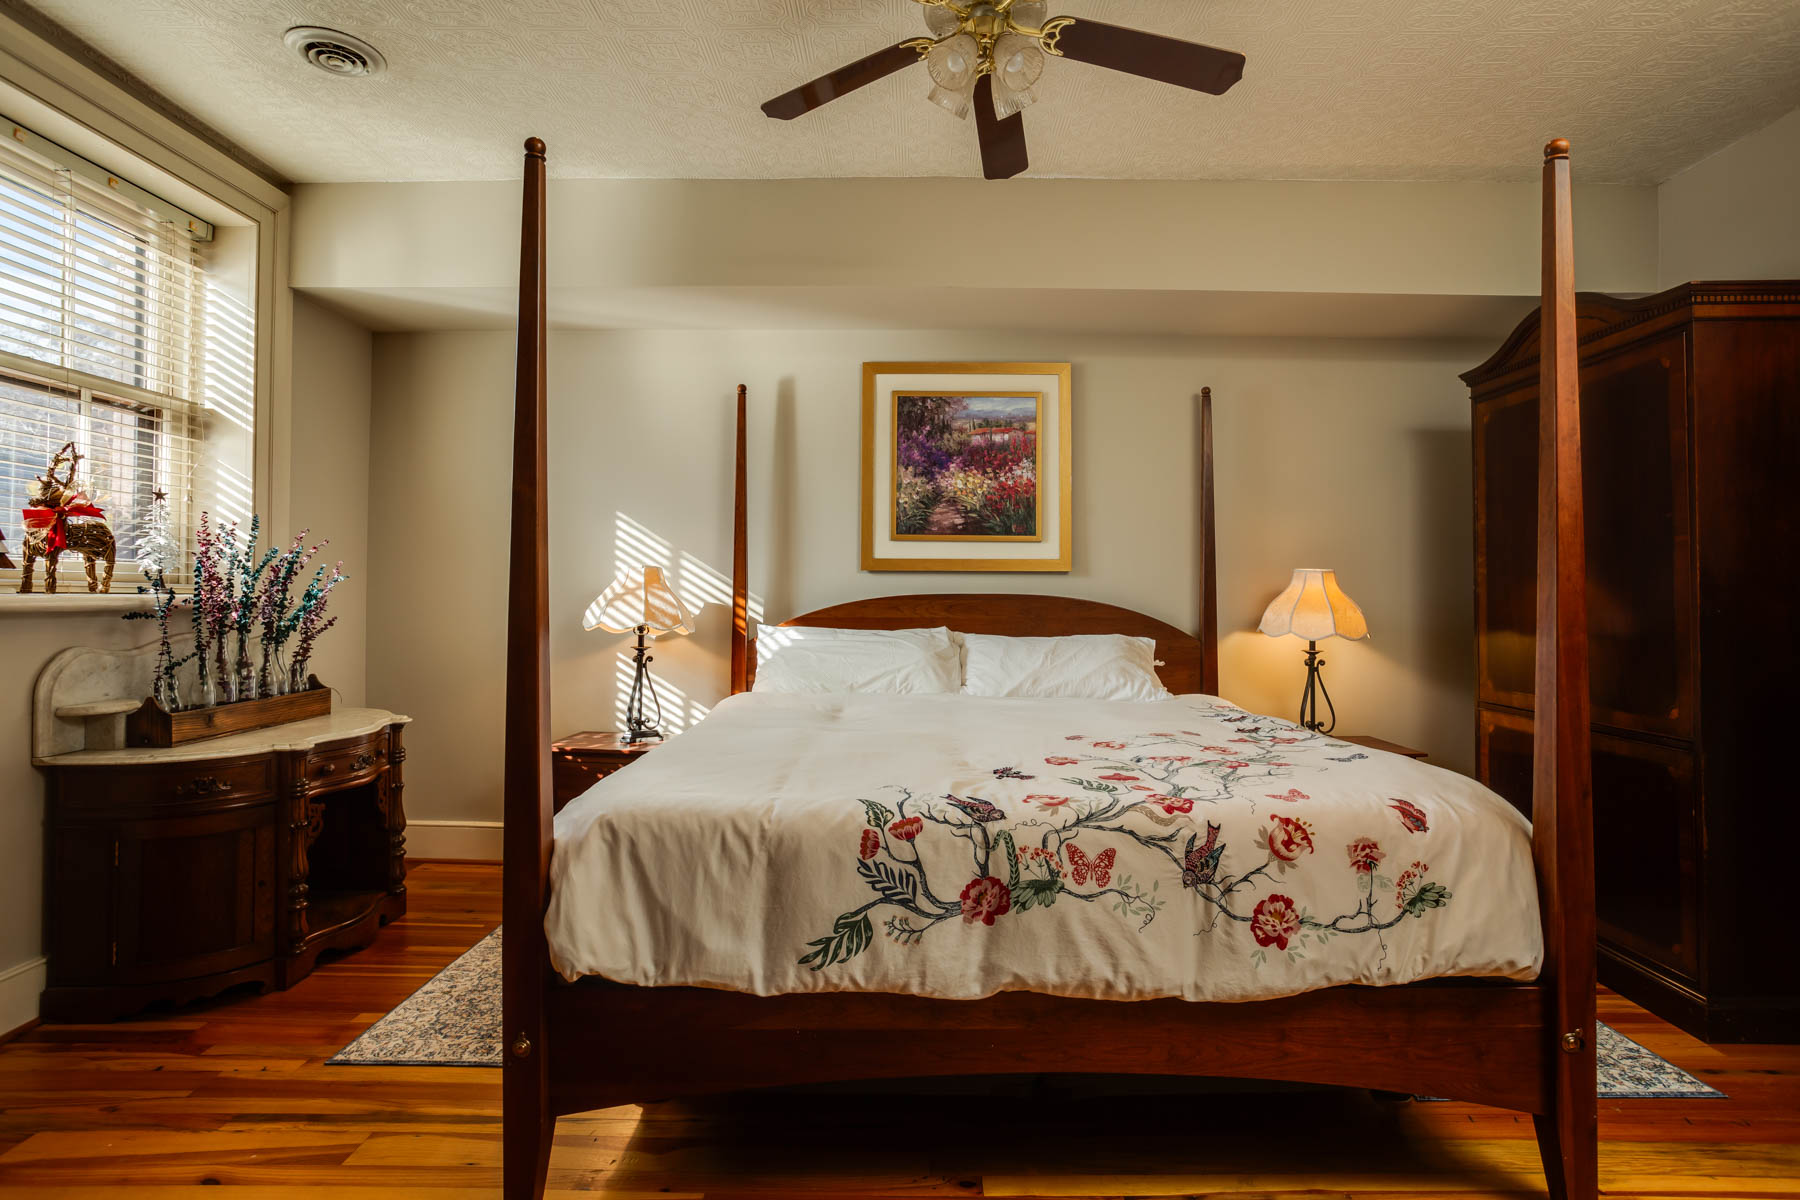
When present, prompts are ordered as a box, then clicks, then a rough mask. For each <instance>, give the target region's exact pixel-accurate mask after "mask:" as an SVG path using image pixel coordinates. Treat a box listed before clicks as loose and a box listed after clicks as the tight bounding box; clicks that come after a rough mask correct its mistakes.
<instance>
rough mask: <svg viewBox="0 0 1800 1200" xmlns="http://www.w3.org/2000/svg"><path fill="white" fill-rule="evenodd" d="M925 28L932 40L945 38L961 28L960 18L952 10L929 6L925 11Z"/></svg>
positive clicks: (959, 15)
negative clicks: (929, 31) (929, 32)
mask: <svg viewBox="0 0 1800 1200" xmlns="http://www.w3.org/2000/svg"><path fill="white" fill-rule="evenodd" d="M925 28H927V29H929V30H931V36H932V37H934V38H947V37H949V36H950V35H951V34H953V33H955V32H956V31H957V30H959V29H961V28H962V16H961V14H959V13H957V12H956V11H955V10H953V9H949V8H944V7H941V6H939V5H930V6H928V7H927V8H926V9H925Z"/></svg>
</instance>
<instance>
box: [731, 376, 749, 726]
mask: <svg viewBox="0 0 1800 1200" xmlns="http://www.w3.org/2000/svg"><path fill="white" fill-rule="evenodd" d="M748 397H749V389H748V388H746V387H745V386H744V385H743V384H741V383H740V384H738V393H737V490H736V492H735V495H734V499H733V501H732V520H731V694H732V695H734V696H735V695H737V694H738V693H739V692H747V691H749V690H750V550H749V547H748V546H747V545H746V544H745V539H746V535H747V531H746V528H745V527H746V523H747V522H746V517H747V513H748V510H749V500H748V498H747V495H746V490H745V483H744V474H745V459H746V450H747V445H748V438H747V435H746V430H745V425H746V423H747V421H748V419H749V399H748Z"/></svg>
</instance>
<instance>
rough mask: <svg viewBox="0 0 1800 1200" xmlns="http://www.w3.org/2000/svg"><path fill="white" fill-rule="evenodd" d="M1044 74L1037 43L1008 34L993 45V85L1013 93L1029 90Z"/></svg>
mask: <svg viewBox="0 0 1800 1200" xmlns="http://www.w3.org/2000/svg"><path fill="white" fill-rule="evenodd" d="M1043 73H1044V52H1043V51H1042V50H1041V49H1039V48H1038V44H1037V41H1036V40H1035V39H1033V38H1028V37H1024V36H1022V35H1020V34H1017V33H1009V34H1006V35H1004V36H1003V37H1001V38H1000V40H999V41H997V42H995V43H994V83H995V84H996V85H997V86H998V85H1004V86H1005V87H1008V88H1010V89H1012V90H1013V91H1015V92H1026V91H1030V90H1031V85H1032V84H1034V83H1036V82H1037V81H1038V76H1040V75H1042V74H1043Z"/></svg>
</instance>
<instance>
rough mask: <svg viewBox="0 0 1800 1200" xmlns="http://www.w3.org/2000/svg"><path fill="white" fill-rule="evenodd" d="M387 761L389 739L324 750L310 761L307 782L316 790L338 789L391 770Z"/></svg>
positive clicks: (323, 748) (308, 760)
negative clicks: (387, 768) (386, 768)
mask: <svg viewBox="0 0 1800 1200" xmlns="http://www.w3.org/2000/svg"><path fill="white" fill-rule="evenodd" d="M387 760H388V748H387V739H386V737H385V736H383V737H375V738H368V739H365V740H362V741H357V742H351V743H347V744H344V743H340V744H338V745H334V746H321V747H319V748H318V749H316V750H314V751H313V752H312V754H311V755H309V756H308V758H307V760H306V782H307V783H308V784H310V785H312V786H313V787H337V786H339V785H341V784H343V783H345V782H348V781H353V780H358V779H367V778H372V777H373V776H375V775H376V774H378V773H379V772H380V771H381V769H382V768H383V767H385V766H387Z"/></svg>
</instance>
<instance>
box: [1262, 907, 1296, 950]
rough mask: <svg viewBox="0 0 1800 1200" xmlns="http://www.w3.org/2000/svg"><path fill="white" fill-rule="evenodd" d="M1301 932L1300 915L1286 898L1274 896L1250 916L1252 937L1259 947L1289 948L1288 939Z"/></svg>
mask: <svg viewBox="0 0 1800 1200" xmlns="http://www.w3.org/2000/svg"><path fill="white" fill-rule="evenodd" d="M1299 932H1300V914H1299V912H1298V911H1297V910H1296V909H1295V908H1294V902H1293V901H1292V900H1290V899H1288V898H1287V897H1286V896H1281V895H1273V896H1270V897H1269V898H1268V899H1266V900H1264V901H1262V902H1261V903H1259V904H1258V905H1257V906H1256V909H1255V911H1254V912H1252V913H1251V914H1250V936H1251V937H1253V938H1255V939H1256V944H1257V945H1259V946H1273V947H1275V948H1276V949H1277V950H1286V949H1287V948H1288V939H1289V938H1291V937H1293V936H1294V935H1295V934H1296V933H1299Z"/></svg>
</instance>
